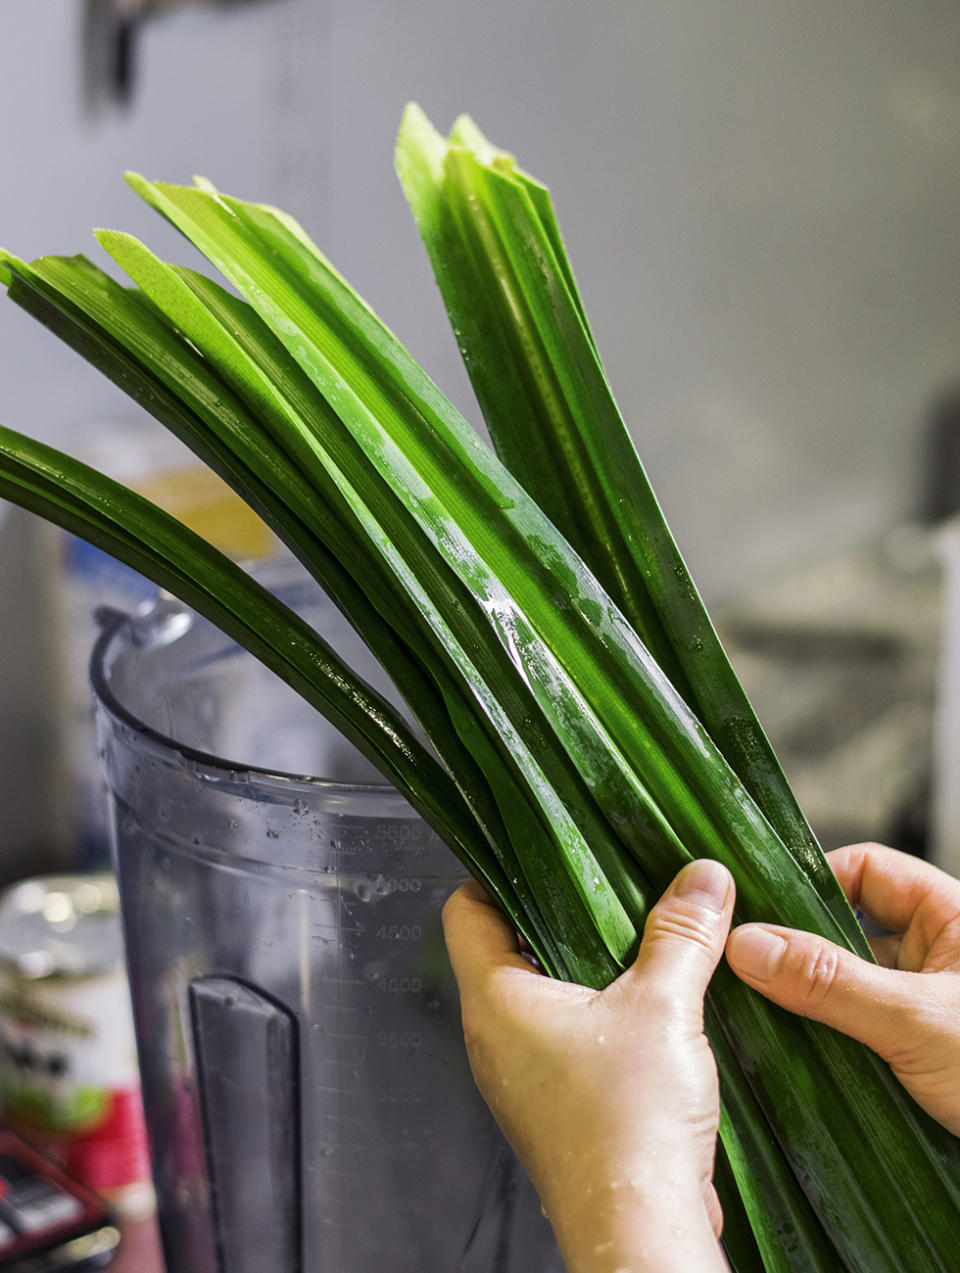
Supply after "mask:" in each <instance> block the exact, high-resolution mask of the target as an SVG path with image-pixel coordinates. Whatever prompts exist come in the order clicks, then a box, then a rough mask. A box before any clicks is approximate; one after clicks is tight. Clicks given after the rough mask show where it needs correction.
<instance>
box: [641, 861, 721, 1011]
mask: <svg viewBox="0 0 960 1273" xmlns="http://www.w3.org/2000/svg"><path fill="white" fill-rule="evenodd" d="M733 898H734V887H733V877H732V876H731V874H730V872H729V871H728V870H727V869H726V867H725V866H721V864H720V863H719V862H714V861H711V860H709V859H706V858H704V859H702V860H700V861H698V862H690V863H688V864H687V865H686V866H685V867H684V868H683V870H682V871H681V872H680V874H679V875H678V876H677V877H676V879H675V880H674V881H673V883H672V884H671V885H670V887H669V888H668V889H667V891H666V892H665V893H664V895H663V897H661V899H660V901H659V902H657V904H656V906H654V907H653V909H652V910H651V911H650V914H649V915H648V916H647V922H646V924H645V926H644V930H643V941H642V942H641V943H640V950H639V952H638V953H637V958H636V962H635V963H634V965H633V967H632V968H630V969H628V970H627V972H626V973H624V975H623V977H622V978H621V981H622V982H625V983H626V984H627V985H629V984H630V983H633V984H634V985H637V986H639V987H642V990H643V993H644V995H645V996H648V995H649V994H650V993H651V991H655V990H656V989H657V988H658V987H659V988H662V989H663V990H664V991H665V993H666V994H667V995H668V997H669V999H670V1002H671V1006H672V1007H673V1008H674V1009H676V1010H679V1011H680V1012H691V1013H692V1014H693V1015H694V1017H695V1018H696V1019H697V1020H701V1019H702V1014H703V996H704V994H705V993H706V990H707V984H708V982H709V981H710V978H711V977H712V976H713V971H714V969H715V968H716V966H717V964H718V963H719V962H720V956H721V954H722V953H723V943H724V941H725V939H726V936H727V933H728V931H729V929H730V918H731V916H732V914H733Z"/></svg>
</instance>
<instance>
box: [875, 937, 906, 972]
mask: <svg viewBox="0 0 960 1273" xmlns="http://www.w3.org/2000/svg"><path fill="white" fill-rule="evenodd" d="M869 940H870V949H871V950H872V951H873V956H874V958H875V959H876V961H877V963H878V964H879V965H880V967H881V968H899V967H900V962H899V961H900V946H901V944H902V941H903V939H902V938H900V937H871V938H870V939H869Z"/></svg>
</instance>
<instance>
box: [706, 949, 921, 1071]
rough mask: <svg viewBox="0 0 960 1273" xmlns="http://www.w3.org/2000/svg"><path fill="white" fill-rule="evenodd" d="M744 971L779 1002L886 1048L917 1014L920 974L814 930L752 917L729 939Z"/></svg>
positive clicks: (734, 962)
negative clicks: (881, 964)
mask: <svg viewBox="0 0 960 1273" xmlns="http://www.w3.org/2000/svg"><path fill="white" fill-rule="evenodd" d="M727 962H728V963H729V965H730V967H731V968H732V969H733V971H734V972H735V973H736V974H737V976H738V977H740V978H742V980H743V981H745V982H746V983H747V984H748V985H749V986H752V987H753V988H754V989H755V990H757V991H759V992H760V994H762V995H765V996H766V997H767V998H768V999H772V1000H773V1002H774V1003H778V1004H780V1006H781V1007H783V1008H787V1009H789V1011H791V1012H797V1013H799V1014H800V1015H801V1016H804V1017H811V1018H812V1019H813V1020H814V1021H823V1022H825V1024H826V1025H829V1026H833V1028H834V1029H835V1030H840V1031H842V1032H843V1033H844V1034H849V1035H851V1036H852V1037H853V1038H855V1039H859V1040H860V1042H861V1043H865V1044H866V1045H867V1047H870V1048H873V1050H874V1051H875V1052H879V1053H880V1055H881V1056H882V1055H884V1052H885V1051H886V1049H887V1046H888V1044H890V1043H892V1042H893V1039H894V1036H895V1035H896V1034H898V1033H899V1034H901V1035H902V1032H903V1029H904V1025H905V1023H906V1021H908V1020H909V1017H910V1012H911V1008H912V1005H913V1003H914V1000H915V997H916V974H913V973H905V972H896V971H892V970H890V969H888V968H878V967H877V965H876V964H871V963H868V962H867V961H866V960H864V959H858V958H857V956H856V955H853V954H851V953H850V952H849V951H846V950H843V949H841V948H840V947H839V946H835V945H834V944H833V942H829V941H827V940H826V939H825V938H823V937H818V936H816V935H815V934H814V933H801V932H797V931H796V930H794V929H790V928H778V927H775V926H774V925H771V924H744V925H743V926H742V927H740V928H735V929H734V930H733V932H732V933H731V934H730V937H729V938H728V940H727Z"/></svg>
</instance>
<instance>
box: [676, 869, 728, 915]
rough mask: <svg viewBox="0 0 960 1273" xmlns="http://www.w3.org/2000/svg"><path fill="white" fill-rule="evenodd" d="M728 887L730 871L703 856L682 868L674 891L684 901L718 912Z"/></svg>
mask: <svg viewBox="0 0 960 1273" xmlns="http://www.w3.org/2000/svg"><path fill="white" fill-rule="evenodd" d="M729 888H730V872H729V871H728V870H727V868H726V867H725V866H721V865H720V863H719V862H711V861H710V859H709V858H704V859H702V860H701V861H699V862H691V863H690V864H689V865H688V866H685V867H684V868H683V870H682V871H681V872H680V874H679V875H678V876H677V884H676V889H675V892H676V895H677V897H682V898H684V900H685V901H688V902H693V903H694V905H696V906H702V907H703V908H704V910H708V911H717V912H718V913H719V912H720V911H722V910H723V904H724V902H725V901H726V900H727V892H728V891H729Z"/></svg>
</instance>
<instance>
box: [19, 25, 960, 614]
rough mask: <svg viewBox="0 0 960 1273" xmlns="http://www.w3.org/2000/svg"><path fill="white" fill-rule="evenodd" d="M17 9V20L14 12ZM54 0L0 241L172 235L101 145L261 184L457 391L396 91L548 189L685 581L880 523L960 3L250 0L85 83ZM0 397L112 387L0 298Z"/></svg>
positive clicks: (950, 347)
mask: <svg viewBox="0 0 960 1273" xmlns="http://www.w3.org/2000/svg"><path fill="white" fill-rule="evenodd" d="M14 13H16V17H14V16H13V15H14ZM79 15H80V6H79V4H78V3H77V0H73V3H68V2H66V0H32V2H30V3H28V2H26V0H20V2H19V3H10V2H9V0H8V5H7V7H6V10H5V17H6V23H5V53H4V65H5V73H4V76H3V79H2V81H0V105H2V118H3V120H4V160H3V179H2V180H3V188H2V197H0V241H2V242H3V243H5V244H6V245H8V246H10V247H11V248H12V249H14V250H16V251H18V252H20V253H21V254H23V255H29V254H32V253H36V252H40V251H43V250H47V251H49V250H61V251H64V250H74V249H77V248H79V247H82V246H84V245H86V244H88V243H89V242H90V240H89V227H90V226H91V225H93V224H112V225H120V226H123V227H124V228H129V229H131V230H133V231H135V232H140V233H143V234H145V235H148V236H149V237H150V241H151V242H152V243H154V244H158V245H159V246H160V247H161V248H162V249H163V250H175V251H178V252H181V254H182V253H183V249H181V248H174V247H172V244H173V238H172V235H171V234H170V232H168V231H167V230H166V229H165V227H163V226H161V225H159V223H157V222H156V220H155V218H152V214H150V213H148V212H147V211H146V210H145V209H141V208H140V207H139V206H138V203H137V201H136V200H135V199H134V197H133V196H132V195H129V194H128V193H127V192H126V191H125V189H124V187H123V185H122V184H121V182H120V176H119V174H120V172H121V170H122V169H123V168H124V167H126V166H135V167H138V168H142V169H144V170H145V171H147V172H148V173H150V174H151V175H155V176H164V177H169V178H173V179H180V178H188V177H189V176H190V174H191V173H192V172H193V171H196V170H201V171H206V172H208V173H209V174H210V175H212V176H213V177H214V178H215V179H216V181H217V182H218V183H219V184H221V185H223V186H225V187H228V188H233V189H236V190H237V191H238V192H241V193H244V194H250V195H254V196H264V197H269V198H271V199H273V200H275V201H278V202H283V203H285V204H286V205H287V206H289V207H290V208H291V210H292V211H295V212H296V213H298V214H299V215H300V216H301V218H302V219H303V220H305V221H306V223H307V225H308V227H309V228H310V229H311V231H312V232H313V233H314V236H315V237H316V238H317V239H318V240H319V241H320V243H321V245H322V246H323V247H324V248H325V249H326V250H327V251H328V252H329V254H330V255H331V256H332V257H333V259H334V260H335V261H336V262H337V263H338V264H339V265H340V267H341V268H342V269H343V270H344V271H345V272H346V273H347V274H348V276H349V277H350V278H351V279H352V280H353V281H354V282H355V283H356V284H357V285H358V286H359V287H360V288H361V290H362V291H364V292H365V294H366V295H367V297H368V298H369V299H370V300H371V301H372V303H373V304H374V305H375V307H376V308H378V309H379V310H380V312H381V313H382V314H383V315H384V317H385V318H386V319H387V320H388V321H389V322H390V323H391V325H392V326H394V327H395V329H397V330H398V331H399V332H400V334H401V335H402V336H404V337H405V338H406V339H407V341H408V342H409V343H410V344H411V345H412V347H413V349H414V351H415V352H416V353H417V354H418V355H420V356H421V358H422V359H423V360H424V361H425V362H426V363H427V364H428V366H429V367H430V368H431V370H432V371H433V373H434V374H435V376H436V377H437V378H438V379H439V380H440V382H441V384H442V385H443V386H444V387H445V388H447V389H448V390H449V391H451V392H452V393H454V394H455V396H456V397H457V399H458V401H459V402H460V403H461V404H468V403H469V396H468V394H467V391H466V388H465V381H464V378H463V376H462V374H461V373H460V370H459V366H458V361H457V355H456V352H455V350H454V348H453V344H452V340H451V339H450V337H449V335H448V333H447V330H446V325H445V320H444V317H443V315H442V311H441V307H440V305H439V301H438V298H437V296H436V293H435V290H434V288H433V286H432V282H431V280H430V277H429V271H428V269H427V266H426V264H425V260H424V257H423V253H422V251H421V249H420V246H419V243H418V240H417V237H416V234H415V231H414V228H413V226H412V223H411V222H410V219H409V217H408V215H407V213H406V210H405V207H404V204H403V200H402V198H401V196H400V192H399V189H398V187H397V184H396V182H395V179H394V177H393V173H392V169H391V158H390V156H391V149H392V138H393V133H394V130H395V127H396V124H397V120H398V117H399V114H400V110H401V108H402V105H403V103H404V101H405V100H407V99H408V98H411V97H416V98H418V99H419V100H420V101H421V103H422V104H423V105H424V106H425V108H426V109H427V110H428V112H430V113H431V114H432V115H433V116H434V117H435V118H436V120H437V122H439V123H446V122H448V121H449V120H450V119H451V118H452V116H453V115H454V114H455V113H456V112H457V111H459V110H461V109H464V108H466V109H469V110H471V111H472V112H473V113H474V114H475V116H476V117H477V119H478V121H479V122H480V123H481V125H482V126H483V127H484V128H485V129H486V130H487V131H488V133H490V134H491V135H492V136H493V137H494V138H495V139H497V140H500V141H502V142H503V143H505V144H509V145H510V146H511V147H512V148H513V149H515V150H516V151H517V152H518V153H519V155H520V156H521V158H522V160H523V161H524V162H525V163H526V164H527V166H528V167H530V168H531V169H532V170H533V171H535V172H536V173H537V174H538V175H541V176H543V177H544V178H545V179H546V180H548V181H549V182H550V183H551V185H552V187H553V189H554V192H555V196H556V202H557V204H558V207H559V210H560V214H561V217H562V221H563V225H564V227H565V230H566V233H567V236H568V239H569V241H570V245H571V248H572V254H573V258H574V262H575V264H576V267H577V270H578V273H579V276H580V280H581V283H582V287H583V291H584V293H585V296H586V301H587V304H588V308H589V311H590V313H591V315H592V317H593V320H594V324H595V327H596V329H597V334H598V337H599V342H600V345H601V348H602V350H603V351H604V354H605V357H606V359H607V362H608V365H609V370H610V374H611V378H612V380H613V383H614V386H615V388H616V390H617V392H618V395H619V398H620V400H621V403H622V405H623V407H624V408H625V411H626V413H627V415H628V417H629V419H630V421H631V423H632V426H633V427H634V429H635V432H636V436H637V438H638V440H639V442H640V444H641V448H642V451H643V454H644V455H645V457H646V459H647V461H648V464H649V467H650V469H651V470H652V473H653V476H654V478H655V481H656V484H657V487H658V490H659V491H660V494H661V497H662V499H663V502H664V504H665V505H666V507H667V511H668V514H669V516H670V517H671V519H672V521H673V523H674V525H675V529H676V531H677V533H678V536H679V538H680V540H681V543H682V545H683V546H684V547H685V549H686V550H687V552H688V555H689V556H690V558H691V559H692V562H693V564H694V567H695V570H696V573H697V575H698V577H699V579H700V582H701V584H702V586H703V587H704V588H705V590H706V591H707V592H708V593H711V594H714V595H716V594H719V593H722V592H728V591H731V590H736V589H737V588H738V587H739V586H740V585H741V584H742V583H743V582H744V581H745V580H748V579H749V578H750V577H755V576H757V575H758V574H759V573H762V572H763V571H764V570H767V569H769V568H771V567H773V566H775V565H776V564H777V563H778V562H779V561H781V560H784V559H787V558H790V557H793V556H803V555H808V556H809V555H812V554H816V553H817V552H819V551H822V550H823V549H824V548H825V547H826V546H828V545H829V544H831V543H832V542H833V541H835V539H836V538H838V537H839V538H841V539H847V538H857V537H860V536H862V535H864V534H867V533H869V532H870V531H871V530H873V529H874V528H875V527H877V526H879V525H882V524H884V523H886V522H888V521H890V520H893V519H896V518H897V517H898V516H899V515H901V514H902V513H903V512H904V510H906V509H907V508H908V507H909V504H910V500H911V498H912V496H913V492H914V489H915V485H916V467H917V464H918V459H917V436H918V427H919V424H920V421H921V420H922V417H923V414H924V411H925V410H926V407H927V404H928V402H929V399H930V396H931V395H932V394H933V393H934V392H936V391H937V390H938V389H940V388H941V387H942V386H943V385H944V384H945V383H947V382H948V381H950V380H951V379H952V378H953V377H954V376H955V374H956V372H957V369H958V363H960V288H958V287H957V279H956V272H957V271H956V262H957V258H958V253H957V245H958V241H960V218H958V217H957V212H956V210H957V208H958V207H960V162H958V161H960V89H958V88H957V82H956V75H955V68H956V66H957V64H958V61H960V13H958V10H957V9H956V7H955V6H953V5H951V4H947V3H936V2H933V0H916V2H915V3H913V4H911V5H903V4H902V3H898V2H895V0H877V2H876V3H873V4H871V5H866V4H863V3H855V2H854V0H807V3H805V4H803V5H797V4H794V3H791V2H789V0H778V2H773V0H728V3H725V4H722V5H721V4H712V3H706V2H705V0H647V2H646V3H627V2H626V0H617V2H613V0H593V3H591V4H589V5H587V4H582V3H573V2H571V0H549V2H545V0H509V2H506V0H485V2H484V3H450V2H449V0H445V2H441V0H409V2H403V0H353V3H350V2H348V0H324V2H322V3H321V2H319V0H273V2H272V3H263V4H260V5H251V6H249V7H246V8H238V9H232V10H224V11H214V10H205V9H189V10H184V11H183V12H180V13H175V14H170V15H167V16H165V17H163V18H161V19H157V20H156V21H155V22H154V23H153V24H151V25H150V26H149V27H148V28H146V29H145V31H144V33H143V37H142V40H141V42H140V55H141V56H140V63H141V66H140V76H139V85H138V92H137V94H136V99H135V104H134V107H133V109H132V110H131V111H129V112H128V113H117V112H113V113H111V112H107V113H106V114H104V115H101V117H100V118H98V119H92V118H90V117H88V116H84V115H83V114H82V112H81V111H80V108H79V102H80V83H79V76H78V58H77V47H76V45H77V31H78V26H79ZM0 350H2V364H3V368H4V374H3V377H2V379H0V419H3V420H5V421H7V422H9V423H12V424H15V425H19V426H22V427H24V428H27V429H34V430H38V431H41V432H47V433H53V434H56V435H58V436H61V437H62V436H63V435H64V434H66V435H67V436H70V435H72V434H74V433H75V431H76V430H77V429H79V428H81V427H82V425H83V423H84V422H85V421H87V420H89V419H90V418H91V417H92V416H94V415H96V414H97V413H98V412H102V411H105V410H110V411H111V412H112V413H113V414H116V413H117V412H118V411H122V410H125V408H124V407H123V406H122V404H120V403H119V399H117V398H116V397H115V396H114V394H113V391H112V390H110V388H109V387H108V386H106V385H103V384H101V383H100V382H99V381H98V379H97V378H96V377H95V376H94V375H93V374H92V373H88V372H86V371H85V370H84V369H83V368H82V367H81V366H80V365H79V363H77V362H76V361H75V360H74V359H73V358H72V356H70V355H68V354H67V353H65V352H64V351H62V350H60V349H58V348H57V346H56V344H55V342H54V341H52V340H51V339H50V338H48V337H46V336H45V334H44V333H42V332H40V331H35V330H33V329H32V328H31V325H30V322H29V320H27V319H25V318H24V317H23V316H22V315H20V314H19V313H18V312H16V311H14V310H13V309H12V307H8V306H3V305H0Z"/></svg>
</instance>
